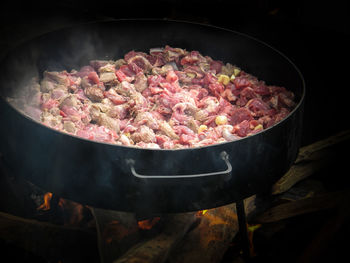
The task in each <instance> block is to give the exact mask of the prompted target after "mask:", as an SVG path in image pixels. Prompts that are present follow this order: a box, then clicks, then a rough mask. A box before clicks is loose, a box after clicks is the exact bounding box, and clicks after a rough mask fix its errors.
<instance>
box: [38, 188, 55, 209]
mask: <svg viewBox="0 0 350 263" xmlns="http://www.w3.org/2000/svg"><path fill="white" fill-rule="evenodd" d="M51 199H52V193H50V192H47V193H45V194H44V203H42V204H41V205H40V206H38V208H37V210H43V211H47V210H49V209H50V208H51V204H50V201H51Z"/></svg>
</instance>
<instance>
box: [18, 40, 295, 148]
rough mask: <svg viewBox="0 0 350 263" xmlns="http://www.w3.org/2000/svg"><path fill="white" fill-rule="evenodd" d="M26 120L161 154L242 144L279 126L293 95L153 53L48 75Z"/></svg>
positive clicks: (233, 71)
mask: <svg viewBox="0 0 350 263" xmlns="http://www.w3.org/2000/svg"><path fill="white" fill-rule="evenodd" d="M29 86H30V91H31V92H30V94H31V96H30V100H29V101H28V100H27V105H26V107H25V111H26V113H28V114H29V115H30V116H32V117H33V118H35V119H37V120H40V121H41V122H42V123H44V124H45V125H47V126H50V127H52V128H54V129H57V130H59V131H63V132H67V133H69V134H73V135H76V136H79V137H83V138H86V139H89V140H96V141H100V142H107V143H114V144H119V145H126V146H136V147H144V148H156V149H160V148H161V149H176V148H187V147H200V146H205V145H211V144H214V143H222V142H227V141H233V140H237V139H239V138H241V137H245V136H249V135H252V134H255V133H257V132H260V131H261V130H263V129H265V128H267V127H270V126H271V125H274V124H275V123H277V122H279V121H280V120H282V119H283V118H285V117H286V116H287V115H288V114H289V112H290V111H291V110H292V109H293V107H294V106H295V102H294V101H293V99H294V94H293V93H292V92H290V91H288V90H286V89H285V88H283V87H277V86H267V85H266V84H265V83H264V82H263V81H260V80H258V79H257V78H255V77H254V76H252V75H250V74H248V73H246V72H244V71H243V70H241V69H240V68H238V67H236V66H234V65H232V64H229V63H227V64H224V63H223V62H221V61H216V60H213V59H212V58H210V57H209V56H203V55H202V54H200V53H199V52H198V51H186V50H184V49H181V48H172V47H169V46H165V47H164V48H153V49H151V50H150V52H149V54H147V53H144V52H136V51H130V52H129V53H127V54H126V55H125V56H124V58H123V59H119V60H117V61H101V60H94V61H91V62H90V65H88V66H84V67H82V68H81V69H80V70H79V71H76V70H72V71H71V72H67V71H62V72H47V71H46V72H44V74H43V78H42V80H41V81H40V83H39V82H38V81H33V83H31V84H30V85H29Z"/></svg>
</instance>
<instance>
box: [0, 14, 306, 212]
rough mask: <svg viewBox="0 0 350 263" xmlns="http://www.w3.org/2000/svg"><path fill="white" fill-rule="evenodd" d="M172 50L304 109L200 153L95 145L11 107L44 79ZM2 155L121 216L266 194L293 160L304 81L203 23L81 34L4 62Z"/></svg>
mask: <svg viewBox="0 0 350 263" xmlns="http://www.w3.org/2000/svg"><path fill="white" fill-rule="evenodd" d="M164 45H170V46H173V47H181V48H186V49H187V50H199V51H200V52H201V53H202V54H205V55H209V56H211V57H212V58H214V59H218V60H222V61H224V62H230V63H233V64H236V65H238V66H240V67H241V68H243V69H244V70H245V71H246V72H249V73H251V74H253V75H255V76H257V77H258V78H259V79H262V80H265V81H266V83H267V84H270V85H272V84H274V85H280V86H284V87H286V88H287V89H289V90H292V91H293V92H294V93H295V95H296V100H297V103H298V104H297V106H296V108H295V109H294V110H293V111H292V113H291V114H290V115H289V116H288V117H287V118H286V119H284V120H283V121H282V122H280V123H278V124H277V125H274V126H273V127H270V128H268V129H266V130H264V131H263V132H261V133H258V134H256V135H253V136H250V137H247V138H242V139H240V140H237V141H233V142H227V143H223V144H219V145H212V146H207V147H201V148H193V149H179V150H154V149H140V148H133V147H124V146H117V145H112V144H107V143H99V142H94V141H88V140H85V139H82V138H78V137H75V136H71V135H68V134H65V133H61V132H58V131H56V130H53V129H50V128H48V127H46V126H44V125H42V124H40V123H38V122H36V121H34V120H32V119H31V118H29V117H28V116H25V115H24V114H23V113H21V112H20V111H19V110H18V109H16V108H15V107H13V106H12V105H10V104H9V103H7V102H6V100H5V98H6V97H7V96H16V94H19V93H20V91H21V90H22V89H23V87H24V85H25V83H27V82H28V81H29V78H30V77H32V76H33V75H38V76H41V74H42V72H43V71H44V70H63V69H67V70H70V69H73V68H75V69H79V68H80V67H81V66H82V65H86V64H88V62H89V60H92V59H106V58H107V59H117V58H120V57H122V56H123V55H124V54H125V53H127V52H128V51H130V50H131V49H135V50H139V51H148V49H149V48H152V47H159V46H164ZM0 72H1V82H0V83H1V94H2V98H1V103H0V105H1V109H0V123H1V136H0V137H1V139H0V141H1V150H0V151H1V152H2V154H3V158H4V161H5V163H6V164H7V165H8V166H9V169H11V172H12V173H13V174H14V175H16V176H20V177H24V178H26V179H28V180H30V181H31V182H33V183H34V184H37V185H38V186H40V187H42V188H44V189H46V190H47V191H51V192H54V193H56V194H58V195H60V196H62V197H65V198H69V199H72V200H75V201H78V202H80V203H83V204H88V205H91V206H96V207H102V208H108V209H116V210H121V211H134V212H138V213H144V212H149V213H150V212H152V213H154V212H182V211H192V210H200V209H206V208H211V207H216V206H220V205H224V204H228V203H231V202H235V201H237V200H241V199H243V198H245V197H248V196H250V195H252V194H255V193H258V192H261V191H266V190H267V189H269V187H270V186H271V184H272V183H273V182H275V181H276V180H277V179H278V178H279V177H280V176H282V175H283V173H284V172H286V171H287V170H288V168H289V167H290V166H291V164H292V163H293V161H294V160H295V158H296V155H297V152H298V148H299V145H300V137H301V123H302V113H303V101H304V92H305V90H304V89H305V87H304V82H303V79H302V76H301V74H300V72H299V71H298V69H297V68H296V67H295V66H294V65H293V64H292V63H291V61H289V60H288V59H287V58H286V57H285V56H284V55H282V54H281V53H280V52H278V51H276V50H274V49H273V48H271V47H269V46H268V45H266V44H264V43H262V42H260V41H258V40H256V39H253V38H251V37H249V36H246V35H243V34H240V33H237V32H233V31H229V30H224V29H220V28H216V27H211V26H205V25H200V24H193V23H186V22H176V21H162V20H121V21H112V22H102V23H92V24H85V25H81V26H75V27H72V28H67V29H63V30H59V31H56V32H52V33H49V34H46V35H43V36H41V37H39V38H36V39H33V40H32V41H29V42H28V43H25V44H23V45H21V46H19V47H17V48H15V49H13V50H12V52H11V53H10V54H9V56H8V57H7V58H6V60H5V61H3V62H2V63H1V71H0Z"/></svg>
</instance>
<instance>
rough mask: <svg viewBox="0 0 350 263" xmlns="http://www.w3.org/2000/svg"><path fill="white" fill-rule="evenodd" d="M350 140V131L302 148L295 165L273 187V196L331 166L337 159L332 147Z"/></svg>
mask: <svg viewBox="0 0 350 263" xmlns="http://www.w3.org/2000/svg"><path fill="white" fill-rule="evenodd" d="M349 139H350V130H347V131H344V132H340V133H338V134H336V135H334V136H331V137H329V138H327V139H324V140H321V141H318V142H315V143H313V144H311V145H308V146H305V147H302V148H300V150H299V155H298V157H297V159H296V161H295V163H294V165H293V166H292V167H291V168H290V169H289V171H288V172H287V173H286V174H285V175H284V176H283V177H281V178H280V179H279V180H278V181H277V182H276V183H275V184H274V185H273V187H272V194H273V195H276V194H281V193H283V192H286V191H287V190H288V189H290V188H291V187H293V185H295V184H296V183H298V182H300V181H301V180H304V179H305V178H307V177H309V176H311V175H313V174H314V173H315V172H317V171H320V170H322V169H323V168H325V167H327V166H329V165H330V164H331V163H332V162H333V161H334V160H335V158H336V156H335V155H334V153H332V151H331V150H330V149H331V147H332V146H334V145H337V144H340V143H342V142H344V141H347V140H349Z"/></svg>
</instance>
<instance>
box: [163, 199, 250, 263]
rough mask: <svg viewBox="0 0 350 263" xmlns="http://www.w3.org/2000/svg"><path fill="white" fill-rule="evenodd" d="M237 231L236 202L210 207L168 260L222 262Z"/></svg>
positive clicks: (171, 262)
mask: <svg viewBox="0 0 350 263" xmlns="http://www.w3.org/2000/svg"><path fill="white" fill-rule="evenodd" d="M249 207H254V206H249ZM237 233H238V219H237V214H236V209H235V204H231V205H227V206H223V207H218V208H215V209H210V210H208V211H207V212H206V213H205V214H204V215H202V216H201V221H200V223H199V225H198V226H197V227H196V228H194V229H193V230H192V231H190V232H189V233H188V234H187V235H186V236H185V237H184V239H183V240H182V241H181V242H180V243H179V245H178V246H177V247H176V248H175V249H174V251H173V252H172V253H171V255H170V256H169V259H168V261H167V262H169V263H180V262H181V263H187V262H190V263H193V262H201V263H213V262H220V260H221V259H222V257H223V255H224V253H225V252H226V250H227V248H228V246H229V244H230V243H231V241H232V239H233V237H234V236H235V235H236V234H237Z"/></svg>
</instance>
